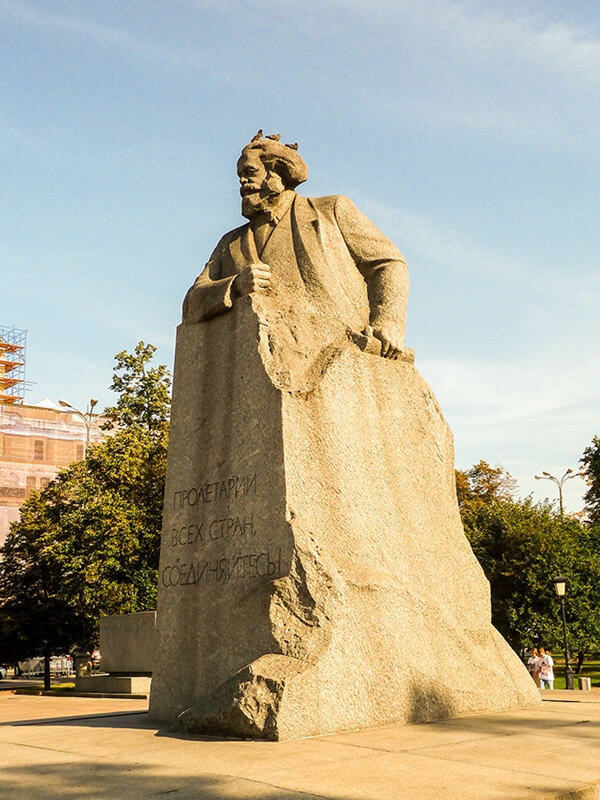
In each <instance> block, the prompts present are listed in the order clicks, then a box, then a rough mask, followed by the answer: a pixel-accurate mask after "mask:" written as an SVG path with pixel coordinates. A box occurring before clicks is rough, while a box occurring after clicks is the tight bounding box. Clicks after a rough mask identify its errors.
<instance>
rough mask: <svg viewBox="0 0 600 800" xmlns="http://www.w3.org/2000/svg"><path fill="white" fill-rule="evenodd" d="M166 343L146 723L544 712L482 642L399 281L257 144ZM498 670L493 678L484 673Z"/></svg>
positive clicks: (264, 143) (294, 165) (498, 650)
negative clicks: (225, 223)
mask: <svg viewBox="0 0 600 800" xmlns="http://www.w3.org/2000/svg"><path fill="white" fill-rule="evenodd" d="M238 175H239V178H240V185H241V188H240V192H241V195H242V213H243V215H244V216H245V217H247V218H248V220H249V222H248V223H247V224H245V225H243V226H242V227H240V228H237V229H236V230H234V231H231V232H230V233H228V234H226V235H225V236H224V237H223V239H222V240H221V241H220V242H219V244H218V245H217V247H216V249H215V251H214V253H213V255H212V256H211V258H210V260H209V262H208V264H207V265H206V268H205V270H204V271H203V272H202V274H201V275H200V276H199V277H198V279H197V280H196V282H195V283H194V285H193V286H192V288H191V289H190V291H189V292H188V294H187V296H186V298H185V302H184V311H183V324H182V325H181V326H180V328H179V330H178V338H177V349H176V359H175V380H174V396H173V412H172V420H171V434H170V445H169V461H168V468H167V486H166V492H165V512H164V530H163V541H162V547H161V561H160V583H159V599H158V615H157V630H158V652H157V657H156V665H155V671H154V678H153V686H152V694H151V703H150V711H151V714H152V715H153V716H154V717H156V718H158V719H165V720H171V721H173V722H176V724H177V725H179V726H180V727H182V728H183V729H186V730H194V731H198V732H203V733H212V734H225V735H233V736H247V737H256V738H268V739H284V738H291V737H297V736H307V735H312V734H319V733H331V732H335V731H341V730H350V729H356V728H360V727H373V726H376V725H383V724H388V723H392V722H399V721H420V720H429V719H435V718H438V717H443V716H449V715H453V714H465V713H470V712H476V711H482V710H492V709H501V708H509V707H514V706H518V705H523V704H533V703H536V702H539V696H538V694H537V690H536V688H535V685H534V684H533V682H532V681H531V679H530V677H529V675H528V673H527V671H526V669H525V668H524V666H523V665H522V664H521V663H520V661H519V659H518V658H517V656H516V655H515V654H514V653H513V651H512V650H511V649H510V647H509V646H508V645H507V644H506V642H504V640H503V639H502V638H501V637H500V635H499V634H498V633H497V632H496V631H495V630H494V628H493V627H492V625H491V622H490V616H491V615H490V602H489V585H488V583H487V581H486V579H485V577H484V575H483V573H482V571H481V568H480V566H479V564H478V563H477V561H476V559H475V557H474V556H473V553H472V551H471V548H470V546H469V544H468V542H467V540H466V538H465V536H464V533H463V530H462V525H461V521H460V515H459V512H458V505H457V501H456V492H455V486H454V456H453V445H452V436H451V433H450V431H449V428H448V426H447V424H446V422H445V420H444V419H443V417H442V414H441V412H440V410H439V407H438V405H437V402H436V400H435V398H434V396H433V394H432V393H431V390H430V389H429V387H428V386H427V385H426V384H425V382H424V381H423V379H422V378H421V376H420V375H419V373H418V372H417V371H416V369H415V367H414V365H413V361H414V353H413V352H412V351H411V350H409V349H408V348H405V347H404V328H405V319H406V302H407V294H408V277H407V270H406V264H405V262H404V259H403V257H402V255H401V254H400V253H399V251H398V250H397V249H396V247H395V246H394V245H393V244H392V243H391V242H390V241H389V240H388V239H387V238H386V237H385V236H384V235H383V234H382V233H381V232H380V231H378V230H377V228H375V226H374V225H373V224H372V223H371V222H370V221H369V220H368V219H366V217H364V216H363V215H362V214H361V213H360V212H359V211H358V210H357V209H356V208H355V207H354V206H353V205H352V203H351V202H350V201H349V200H348V199H346V198H345V197H336V196H334V197H324V198H317V199H309V198H306V197H302V196H300V195H298V194H296V193H295V191H294V190H295V188H296V186H298V185H299V184H300V183H302V182H303V181H304V180H306V178H307V168H306V165H305V163H304V161H303V160H302V159H301V158H300V156H299V154H298V152H297V146H296V145H285V144H282V143H281V142H280V141H279V137H278V136H271V137H266V138H263V137H262V133H261V132H259V134H257V136H256V137H255V138H254V139H253V140H252V141H251V142H250V144H248V145H247V146H246V147H245V148H244V150H243V151H242V155H241V157H240V159H239V161H238ZM491 665H493V668H492V667H491Z"/></svg>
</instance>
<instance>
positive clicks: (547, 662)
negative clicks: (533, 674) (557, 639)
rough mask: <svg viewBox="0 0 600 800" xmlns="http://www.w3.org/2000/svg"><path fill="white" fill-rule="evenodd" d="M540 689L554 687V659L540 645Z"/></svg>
mask: <svg viewBox="0 0 600 800" xmlns="http://www.w3.org/2000/svg"><path fill="white" fill-rule="evenodd" d="M540 689H554V660H553V658H552V656H551V655H550V652H549V651H548V652H546V651H545V650H544V648H543V647H540Z"/></svg>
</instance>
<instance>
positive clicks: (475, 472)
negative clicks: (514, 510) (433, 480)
mask: <svg viewBox="0 0 600 800" xmlns="http://www.w3.org/2000/svg"><path fill="white" fill-rule="evenodd" d="M455 474H456V494H457V497H458V504H459V506H461V508H462V506H463V505H464V504H465V503H468V502H471V501H473V500H483V501H484V502H487V503H489V502H491V501H492V500H510V499H511V498H512V497H513V496H514V495H515V493H516V491H517V489H518V486H517V482H516V481H515V479H514V478H513V477H512V476H511V475H510V473H508V472H507V471H506V470H505V469H504V468H503V467H501V466H496V467H491V466H490V465H489V464H488V463H487V461H483V459H482V460H481V461H480V462H479V463H478V464H474V465H473V466H472V467H471V468H470V469H468V470H458V469H457V470H456V473H455Z"/></svg>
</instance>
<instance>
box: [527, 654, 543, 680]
mask: <svg viewBox="0 0 600 800" xmlns="http://www.w3.org/2000/svg"><path fill="white" fill-rule="evenodd" d="M527 669H528V670H529V674H530V675H531V677H532V678H533V680H534V681H535V685H536V686H537V687H538V688H539V686H540V656H539V653H538V651H537V648H536V647H534V648H533V650H532V651H531V655H530V656H529V659H528V661H527Z"/></svg>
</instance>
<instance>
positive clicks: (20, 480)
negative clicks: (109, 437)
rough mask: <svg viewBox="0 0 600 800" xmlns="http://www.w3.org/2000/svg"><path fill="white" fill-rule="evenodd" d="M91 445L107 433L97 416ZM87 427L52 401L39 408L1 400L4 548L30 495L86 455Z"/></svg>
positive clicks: (1, 529)
mask: <svg viewBox="0 0 600 800" xmlns="http://www.w3.org/2000/svg"><path fill="white" fill-rule="evenodd" d="M96 421H97V424H95V425H94V426H93V427H92V430H91V437H90V438H91V442H92V443H96V442H98V441H100V440H101V439H103V438H104V436H105V435H106V434H105V432H104V431H102V430H101V429H100V424H101V423H102V422H104V418H103V417H100V416H98V417H96ZM85 442H86V427H85V425H84V423H83V420H82V419H81V418H80V417H78V416H77V415H76V414H74V413H72V412H70V411H68V410H66V409H62V408H60V407H59V406H57V405H55V404H54V403H52V402H51V401H50V400H42V401H41V402H39V403H36V404H35V405H31V406H30V405H24V404H21V403H15V402H9V403H4V402H2V401H1V400H0V547H1V546H2V545H3V544H4V541H5V539H6V536H7V535H8V532H9V528H10V523H11V522H13V521H15V520H17V519H19V508H20V506H21V504H22V503H23V502H24V500H26V498H27V497H29V495H30V494H31V493H32V492H33V491H35V490H36V489H37V490H38V491H41V490H42V489H44V488H45V487H46V486H47V485H48V483H49V482H50V481H51V480H52V479H53V478H54V477H55V475H56V474H57V472H58V471H59V470H60V469H61V468H62V467H66V466H67V465H68V464H70V463H71V462H73V461H80V460H81V459H82V458H83V457H84V453H85Z"/></svg>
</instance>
